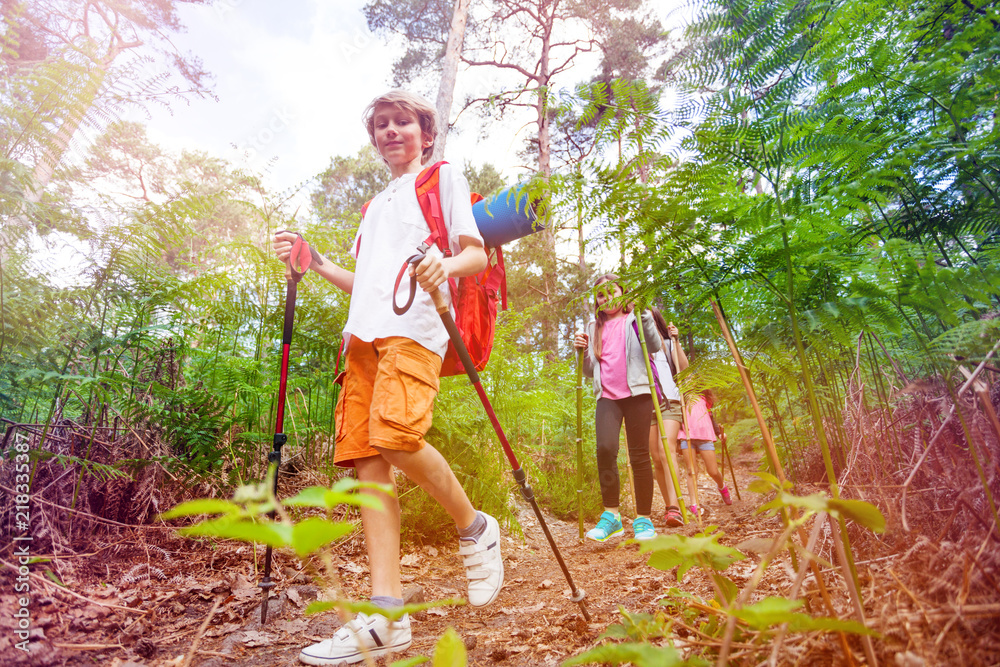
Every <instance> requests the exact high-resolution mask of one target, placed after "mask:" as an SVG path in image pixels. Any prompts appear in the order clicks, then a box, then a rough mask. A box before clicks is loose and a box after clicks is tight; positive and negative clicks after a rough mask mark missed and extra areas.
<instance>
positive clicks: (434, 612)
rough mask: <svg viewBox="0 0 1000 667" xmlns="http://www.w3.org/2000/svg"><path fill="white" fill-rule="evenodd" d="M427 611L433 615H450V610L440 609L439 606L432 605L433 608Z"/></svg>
mask: <svg viewBox="0 0 1000 667" xmlns="http://www.w3.org/2000/svg"><path fill="white" fill-rule="evenodd" d="M427 613H428V614H430V615H431V616H447V615H448V612H447V611H446V610H444V609H440V608H438V607H432V608H431V609H428V610H427Z"/></svg>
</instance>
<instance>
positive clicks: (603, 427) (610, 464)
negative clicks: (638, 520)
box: [596, 394, 653, 516]
mask: <svg viewBox="0 0 1000 667" xmlns="http://www.w3.org/2000/svg"><path fill="white" fill-rule="evenodd" d="M652 418H653V399H652V397H651V396H650V395H649V394H641V395H639V396H632V397H630V398H623V399H621V400H617V401H615V400H612V399H610V398H599V399H597V412H596V421H597V474H598V477H599V478H600V481H601V500H602V501H603V502H604V506H605V507H618V504H619V497H618V496H619V493H620V489H619V484H618V439H619V438H620V437H621V432H622V420H623V419H624V421H625V441H626V442H627V443H628V455H629V461H630V463H631V464H632V477H633V483H634V484H635V505H636V508H635V510H636V513H637V514H640V515H643V516H649V513H650V511H651V510H652V508H653V466H652V464H651V463H650V460H649V423H650V421H651V420H652Z"/></svg>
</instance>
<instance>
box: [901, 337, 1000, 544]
mask: <svg viewBox="0 0 1000 667" xmlns="http://www.w3.org/2000/svg"><path fill="white" fill-rule="evenodd" d="M997 348H1000V340H998V341H997V342H996V344H995V345H994V346H993V349H992V350H990V351H989V353H988V354H987V355H986V356H985V357H984V358H983V360H982V362H980V364H979V365H978V366H976V370H974V371H973V372H972V374H971V375H970V376H969V379H968V380H966V381H965V384H963V385H962V386H961V387H960V388H959V390H958V391H957V392H955V397H956V398H957V397H959V396H961V395H962V394H964V393H965V392H966V391H968V390H969V387H971V386H972V384H973V383H974V382H975V381H976V378H977V377H979V374H980V373H982V372H983V368H985V366H986V362H987V361H989V359H990V357H992V356H993V355H994V354H995V353H996V351H997ZM956 408H957V406H956V405H955V404H954V403H952V406H951V410H949V411H948V415H947V416H946V417H945V418H944V421H942V422H941V425H940V426H938V429H937V431H935V432H934V435H933V436H932V437H931V439H930V442H928V443H927V448H926V449H924V453H923V454H921V456H920V459H919V460H918V461H917V463H916V464H915V465H914V466H913V470H911V471H910V476H909V477H907V478H906V481H905V482H903V495H902V498H901V499H900V503H899V504H900V511H901V518H902V521H903V530H905V531H906V532H910V525H909V523H907V521H906V490H907V489H908V488H909V486H910V483H911V482H912V481H913V478H914V477H916V475H917V471H918V470H920V466H921V465H923V463H924V461H926V460H927V455H928V454H930V453H931V450H932V449H933V448H934V444H935V443H936V442H937V440H938V438H940V437H941V434H942V433H944V429H945V427H946V426H947V425H948V422H950V421H951V418H952V417H953V416H954V415H955V410H956ZM970 444H971V443H970Z"/></svg>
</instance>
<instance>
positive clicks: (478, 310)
mask: <svg viewBox="0 0 1000 667" xmlns="http://www.w3.org/2000/svg"><path fill="white" fill-rule="evenodd" d="M443 164H447V163H446V162H444V161H442V162H437V163H435V164H432V165H431V166H429V167H427V168H426V169H424V170H423V171H421V172H420V174H418V175H417V180H416V182H415V184H414V185H415V187H416V190H417V202H418V203H419V204H420V210H421V211H423V213H424V219H425V220H426V221H427V226H428V227H430V232H431V233H430V236H428V237H427V239H426V240H425V241H424V244H425V245H427V246H430V245H431V244H436V245H437V247H438V249H440V250H441V252H442V253H443V254H444V256H445V257H451V256H452V252H451V244H450V243H449V242H448V228H447V227H446V226H445V222H444V214H443V213H442V212H441V187H440V169H441V165H443ZM480 199H482V196H481V195H479V194H476V193H475V192H473V193H472V203H473V204H475V203H476V202H477V201H479V200H480ZM367 210H368V204H367V203H366V204H365V205H364V206H362V207H361V217H362V218H364V215H365V212H366V211H367ZM486 256H487V263H486V268H485V269H483V270H482V271H480V272H479V273H477V274H475V275H473V276H465V277H463V278H458V280H457V281H456V280H455V279H451V278H449V279H448V287H449V290H450V292H451V306H452V310H453V311H454V312H453V316H454V318H455V325H456V326H457V327H458V331H459V333H461V334H462V341H463V342H464V343H465V347H466V348H468V350H469V356H470V357H472V363H473V364H474V365H475V368H476V370H477V371H481V370H483V368H485V367H486V362H487V361H489V358H490V352H491V351H492V350H493V334H494V330H495V328H496V319H497V301H498V300H499V301H500V304H501V307H502V308H503V309H504V310H506V309H507V273H506V269H505V268H504V263H503V252H502V251H501V250H500V247H499V246H497V247H496V248H489V247H487V248H486ZM456 282H457V283H458V284H457V285H456ZM463 373H465V367H464V366H463V365H462V360H461V359H459V357H458V352H457V351H456V350H455V346H454V344H453V343H452V342H451V341H448V350H447V351H446V352H445V355H444V362H443V363H442V364H441V373H440V375H441V377H447V376H449V375H462V374H463Z"/></svg>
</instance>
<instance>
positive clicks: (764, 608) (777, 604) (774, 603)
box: [732, 597, 805, 630]
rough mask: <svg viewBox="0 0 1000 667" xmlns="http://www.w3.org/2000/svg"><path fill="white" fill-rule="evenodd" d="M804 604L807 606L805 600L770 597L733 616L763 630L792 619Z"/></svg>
mask: <svg viewBox="0 0 1000 667" xmlns="http://www.w3.org/2000/svg"><path fill="white" fill-rule="evenodd" d="M803 604H805V603H804V601H803V600H789V599H788V598H778V597H769V598H764V599H763V600H761V601H760V602H756V603H754V604H752V605H747V606H746V607H742V608H741V609H735V610H733V611H732V614H733V616H735V617H736V618H738V619H740V620H743V621H746V622H747V623H748V624H749V625H750V626H751V627H753V628H755V629H758V630H763V629H765V628H769V627H771V626H772V625H778V624H780V623H784V622H785V621H786V620H788V618H790V614H791V613H792V612H793V611H794V610H796V609H798V608H799V607H801V606H802V605H803Z"/></svg>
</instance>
